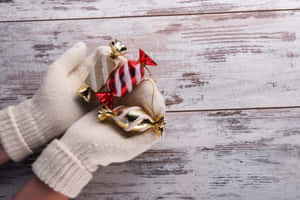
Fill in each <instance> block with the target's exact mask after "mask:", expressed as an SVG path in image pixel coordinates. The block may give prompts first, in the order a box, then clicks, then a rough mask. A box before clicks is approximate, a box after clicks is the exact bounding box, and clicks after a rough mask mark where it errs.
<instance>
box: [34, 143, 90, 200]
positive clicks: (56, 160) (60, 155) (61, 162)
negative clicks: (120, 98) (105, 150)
mask: <svg viewBox="0 0 300 200" xmlns="http://www.w3.org/2000/svg"><path fill="white" fill-rule="evenodd" d="M33 171H34V173H35V174H36V175H37V176H38V177H39V179H40V180H41V181H43V182H44V183H46V184H47V185H49V186H50V187H51V188H52V189H54V190H55V191H57V192H60V193H62V194H64V195H66V196H68V197H70V198H74V197H76V196H77V195H78V194H79V193H80V191H81V190H82V188H83V187H84V186H85V185H87V184H88V182H89V181H90V180H91V179H92V174H91V173H90V172H89V171H88V170H87V169H86V168H85V167H84V166H83V165H82V164H81V162H80V160H78V159H77V158H76V157H75V156H74V154H73V153H72V152H70V150H69V149H68V148H67V147H66V146H65V145H64V144H63V143H62V142H60V141H58V140H54V141H53V142H52V143H51V144H49V145H48V147H47V148H46V149H45V150H44V151H43V152H42V154H41V155H40V157H39V158H38V159H37V160H36V161H35V163H34V164H33Z"/></svg>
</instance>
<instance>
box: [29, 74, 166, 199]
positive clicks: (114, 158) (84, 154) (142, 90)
mask: <svg viewBox="0 0 300 200" xmlns="http://www.w3.org/2000/svg"><path fill="white" fill-rule="evenodd" d="M139 94H141V95H143V97H146V98H141V96H139ZM148 97H150V98H148ZM121 102H122V101H121ZM124 102H135V103H136V105H140V106H142V107H143V108H144V109H145V110H146V111H147V109H148V108H147V107H148V105H153V111H154V114H155V115H164V114H165V103H164V99H163V97H162V95H161V93H160V92H159V91H158V89H157V88H156V86H155V84H154V82H153V81H152V80H151V79H149V80H147V81H143V82H142V83H140V84H139V85H138V86H137V87H136V88H135V89H134V90H133V91H132V92H131V93H129V94H127V96H126V97H125V99H124ZM120 132H121V129H119V128H118V127H116V126H115V125H114V124H110V123H107V122H99V120H98V119H97V110H93V111H91V112H90V113H88V114H86V115H85V116H84V117H82V118H81V119H80V120H78V121H77V122H76V123H74V124H73V125H72V126H71V127H70V128H69V129H68V130H67V132H66V134H65V135H64V136H63V137H62V139H60V140H54V141H53V142H52V143H51V144H49V146H48V147H47V148H46V149H45V150H44V151H43V153H42V154H41V156H40V157H39V158H38V159H37V161H36V162H35V163H34V164H33V171H34V172H35V174H36V175H37V176H38V177H39V178H40V180H42V181H43V182H44V183H46V184H48V185H49V186H50V187H51V188H52V189H54V190H55V191H57V192H60V193H62V194H64V195H66V196H68V197H72V198H73V197H75V196H77V195H78V194H79V192H80V191H81V189H82V188H83V187H84V186H85V185H86V184H87V183H88V182H89V181H90V180H91V178H92V173H93V172H95V171H96V170H97V168H98V167H99V166H107V165H109V164H111V163H119V162H125V161H128V160H130V159H133V158H134V157H136V156H137V155H139V154H141V153H143V152H144V151H146V150H148V149H149V148H150V147H151V146H152V145H153V144H155V143H156V142H158V141H159V140H160V138H159V137H157V135H156V134H155V132H154V131H153V130H152V129H149V130H147V131H146V132H144V133H142V134H140V135H136V136H133V137H124V136H123V135H122V134H121V133H120Z"/></svg>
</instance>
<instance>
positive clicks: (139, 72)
mask: <svg viewBox="0 0 300 200" xmlns="http://www.w3.org/2000/svg"><path fill="white" fill-rule="evenodd" d="M139 52H140V58H139V60H138V61H135V60H128V62H127V63H125V64H124V65H122V66H121V67H118V68H116V69H115V70H114V71H113V72H112V73H111V75H110V78H109V79H108V82H107V87H108V89H109V92H100V93H96V95H97V97H98V98H99V100H100V101H101V102H102V103H103V104H104V105H107V106H108V107H110V108H111V109H112V106H113V105H112V100H113V98H112V96H117V97H122V96H124V95H125V94H127V93H128V92H131V91H132V90H133V88H134V87H135V86H136V85H138V84H139V83H140V82H141V80H142V78H143V77H144V75H145V71H144V68H145V67H146V65H152V66H156V65H157V64H156V63H155V62H154V61H153V60H152V59H151V58H150V57H149V56H148V55H147V54H145V53H144V51H142V50H141V49H140V50H139Z"/></svg>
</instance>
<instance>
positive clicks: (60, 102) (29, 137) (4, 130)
mask: <svg viewBox="0 0 300 200" xmlns="http://www.w3.org/2000/svg"><path fill="white" fill-rule="evenodd" d="M107 48H109V47H98V48H97V49H96V50H95V51H94V52H93V54H92V55H91V56H89V57H88V58H86V53H87V47H86V45H85V44H84V43H82V42H80V43H77V44H76V45H74V46H73V47H72V48H71V49H69V50H68V51H66V53H65V54H63V55H62V56H61V57H60V58H59V59H58V60H57V61H56V62H54V63H53V64H52V65H50V66H49V68H48V71H47V73H46V76H45V77H44V80H43V82H42V85H41V87H40V89H39V90H38V91H37V93H36V94H35V95H34V96H33V98H32V99H29V100H26V101H25V102H22V103H20V104H19V105H16V106H10V107H8V108H7V109H5V110H2V111H0V140H1V143H2V146H3V148H4V150H5V151H6V152H7V154H8V156H9V157H10V158H11V159H12V160H14V161H21V160H23V159H24V158H25V157H26V156H28V155H30V154H31V153H33V151H34V150H36V149H37V148H38V147H40V146H41V145H44V144H46V143H47V142H48V141H49V140H51V139H52V138H54V137H56V136H59V135H60V134H62V133H63V132H64V131H65V130H66V129H67V128H68V127H70V126H71V124H72V123H74V122H75V121H76V120H77V119H79V118H80V117H81V116H83V115H84V114H85V113H87V112H88V111H89V110H91V107H88V106H87V105H85V104H84V103H83V101H80V99H79V98H78V96H77V94H76V90H77V89H78V88H79V87H80V86H81V85H82V82H83V80H84V79H85V78H86V77H87V75H88V73H89V71H90V68H91V67H92V66H93V65H95V63H96V62H97V59H98V57H100V56H99V54H101V52H102V51H104V50H105V51H106V50H107Z"/></svg>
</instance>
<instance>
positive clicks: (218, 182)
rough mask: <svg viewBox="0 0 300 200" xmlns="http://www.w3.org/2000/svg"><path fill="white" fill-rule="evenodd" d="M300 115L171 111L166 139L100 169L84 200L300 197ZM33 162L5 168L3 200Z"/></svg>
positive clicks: (287, 112) (1, 182)
mask: <svg viewBox="0 0 300 200" xmlns="http://www.w3.org/2000/svg"><path fill="white" fill-rule="evenodd" d="M299 116H300V109H273V110H272V109H271V110H248V111H246V110H240V111H236V110H231V111H223V112H221V111H215V112H191V113H184V112H183V113H168V114H167V121H168V124H167V130H166V136H165V139H164V140H163V141H162V142H161V143H159V144H157V145H156V146H154V147H153V148H152V150H150V151H148V152H146V153H144V154H143V155H141V156H139V157H138V158H136V159H134V160H133V161H130V162H128V163H124V164H114V165H112V166H109V167H106V168H101V169H100V170H99V171H98V172H97V173H96V174H95V178H94V179H93V181H92V182H91V183H90V184H89V185H88V187H86V188H85V189H84V191H83V193H82V194H81V195H80V196H79V197H78V198H77V199H78V200H96V199H97V200H100V199H125V200H127V199H128V200H131V199H149V200H150V199H151V200H152V199H170V200H173V199H188V200H189V199H200V197H201V199H212V200H218V199H226V200H234V199H239V200H240V199H256V200H265V199H274V200H281V199H289V200H296V199H299V197H300V192H299V186H300V173H299V171H300V160H299V152H300V147H299V141H300V131H299V130H300V123H299ZM187 119H188V120H187ZM32 159H33V158H32ZM32 159H31V160H32ZM30 162H31V161H27V162H26V163H25V164H24V165H23V164H9V165H8V166H6V167H2V168H0V185H1V186H0V200H7V199H10V198H11V197H12V196H13V194H14V193H15V192H16V191H17V190H19V189H20V188H21V186H22V184H23V183H24V182H25V181H26V180H27V179H28V178H29V177H30V175H31V173H30Z"/></svg>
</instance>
